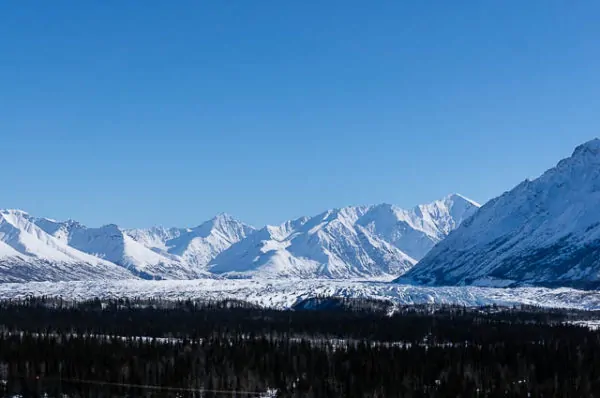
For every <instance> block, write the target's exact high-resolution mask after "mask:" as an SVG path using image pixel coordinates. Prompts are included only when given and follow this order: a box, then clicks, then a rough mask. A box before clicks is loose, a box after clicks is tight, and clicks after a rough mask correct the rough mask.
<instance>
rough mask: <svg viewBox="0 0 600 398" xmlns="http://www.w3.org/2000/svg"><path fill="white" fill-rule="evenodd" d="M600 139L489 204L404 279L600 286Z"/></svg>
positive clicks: (432, 282)
mask: <svg viewBox="0 0 600 398" xmlns="http://www.w3.org/2000/svg"><path fill="white" fill-rule="evenodd" d="M599 208H600V140H598V139H594V140H592V141H589V142H587V143H585V144H583V145H580V146H578V147H577V148H576V149H575V151H574V152H573V154H572V155H571V156H570V157H568V158H566V159H563V160H561V161H560V162H559V163H558V164H557V165H556V167H553V168H551V169H550V170H548V171H546V172H545V173H544V174H543V175H542V176H540V177H539V178H537V179H535V180H532V181H530V180H525V181H523V182H522V183H520V184H519V185H517V186H516V187H515V188H514V189H512V190H510V191H509V192H506V193H504V194H503V195H501V196H499V197H497V198H495V199H493V200H491V201H489V202H488V203H486V204H485V205H484V206H482V207H481V208H480V209H479V210H478V211H477V212H476V213H475V214H474V215H473V216H472V217H471V218H469V219H468V220H466V221H465V222H464V223H462V224H461V225H460V226H459V227H458V228H457V229H456V230H455V231H453V232H452V233H451V234H450V235H449V236H448V237H447V238H446V239H445V240H444V241H442V242H440V243H439V244H438V245H437V246H436V247H435V248H433V249H432V250H431V251H430V252H429V253H428V254H427V255H426V256H425V257H424V258H423V259H422V260H421V261H420V262H419V264H418V265H416V266H415V267H414V268H412V269H411V270H410V271H409V272H407V273H406V274H405V275H403V276H402V277H400V279H399V280H398V281H399V282H405V283H415V284H425V285H480V286H482V285H485V286H523V285H525V286H526V285H538V286H550V287H553V286H569V287H576V288H586V289H587V288H598V287H600V211H599Z"/></svg>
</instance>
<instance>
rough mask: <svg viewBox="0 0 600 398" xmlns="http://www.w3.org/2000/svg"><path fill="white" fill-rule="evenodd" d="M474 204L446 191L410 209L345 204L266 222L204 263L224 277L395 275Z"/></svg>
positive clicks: (445, 233)
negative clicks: (443, 195) (283, 220)
mask: <svg viewBox="0 0 600 398" xmlns="http://www.w3.org/2000/svg"><path fill="white" fill-rule="evenodd" d="M478 206H479V205H478V204H477V203H475V202H473V201H470V200H468V199H465V198H464V197H462V196H460V195H456V194H455V195H450V196H448V197H446V198H444V199H442V200H439V201H436V202H433V203H431V204H427V205H421V206H417V207H416V208H414V209H412V210H404V209H400V208H398V207H396V206H393V205H389V204H382V205H376V206H350V207H344V208H341V209H333V210H329V211H326V212H324V213H321V214H319V215H317V216H314V217H310V218H309V217H303V218H300V219H297V220H293V221H288V222H286V223H284V224H282V225H280V226H267V227H264V228H262V229H261V230H259V231H257V232H256V233H255V234H253V235H251V236H249V237H248V238H246V239H244V240H242V241H240V242H238V243H236V244H234V245H232V246H231V247H230V248H229V249H228V250H226V251H223V252H222V253H221V254H220V255H218V256H216V257H215V259H214V260H213V261H211V263H210V270H211V272H213V273H218V274H225V275H229V276H234V275H235V276H246V277H250V276H257V275H260V276H263V277H265V276H267V277H292V276H295V277H305V278H315V277H324V278H351V277H374V276H386V275H392V276H393V275H401V274H403V273H404V272H406V271H407V270H408V269H410V268H411V267H412V266H413V265H414V264H415V263H416V262H417V260H419V259H420V258H421V257H422V256H423V255H424V254H425V253H427V252H428V251H429V250H430V249H431V248H432V247H433V246H434V245H435V244H436V243H437V242H439V241H441V240H442V239H444V238H445V237H446V236H447V235H448V233H449V232H450V231H452V230H453V229H454V228H456V226H458V225H459V224H460V223H461V222H462V221H463V220H464V219H466V218H468V217H470V215H471V214H473V213H474V212H475V211H476V210H477V208H478Z"/></svg>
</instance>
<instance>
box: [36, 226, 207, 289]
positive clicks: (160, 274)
mask: <svg viewBox="0 0 600 398" xmlns="http://www.w3.org/2000/svg"><path fill="white" fill-rule="evenodd" d="M34 222H35V224H36V225H37V226H38V227H40V228H41V229H43V230H44V231H45V232H47V233H48V234H51V235H52V236H54V237H55V238H56V239H58V240H60V241H62V242H63V243H64V244H65V245H68V246H70V247H73V248H75V249H77V250H80V251H82V252H84V253H88V254H90V255H92V256H95V257H98V258H101V259H104V260H106V261H110V262H111V263H113V264H116V265H119V266H121V267H124V268H126V269H127V270H129V271H130V272H131V273H132V274H134V275H139V276H141V277H144V278H150V279H156V278H158V279H163V278H167V279H189V278H193V277H198V276H201V275H202V273H198V272H195V271H196V270H194V269H191V268H190V267H187V266H186V264H183V263H182V262H181V261H180V259H179V258H177V257H175V256H168V255H164V254H162V253H157V252H155V251H152V250H151V249H150V248H148V247H146V246H144V245H143V244H141V243H139V242H137V241H135V240H134V239H133V238H132V237H131V236H129V235H127V234H126V233H125V232H124V231H123V230H122V229H120V228H119V227H118V226H116V225H114V224H109V225H105V226H102V227H99V228H87V227H85V226H83V225H81V224H80V223H78V222H75V221H65V222H58V221H54V220H50V219H47V218H39V219H35V220H34Z"/></svg>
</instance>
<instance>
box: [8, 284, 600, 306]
mask: <svg viewBox="0 0 600 398" xmlns="http://www.w3.org/2000/svg"><path fill="white" fill-rule="evenodd" d="M31 295H33V296H41V295H46V296H52V297H58V296H61V297H63V298H64V299H76V300H84V299H90V298H96V297H97V298H101V299H105V298H123V297H130V298H134V297H143V298H157V299H166V300H182V299H203V300H222V299H238V300H244V301H248V302H250V303H255V304H258V305H261V306H265V307H270V308H279V309H287V308H291V307H292V306H293V305H294V304H296V303H298V302H300V301H302V300H304V299H307V298H312V297H317V296H330V297H331V296H333V297H356V298H372V299H388V300H391V301H392V302H394V303H396V304H398V305H410V304H457V305H465V306H482V305H492V304H496V305H501V306H513V305H519V304H526V305H539V306H543V307H553V308H574V309H586V310H598V309H600V293H597V292H590V291H582V290H575V289H569V288H558V289H547V288H540V287H520V288H489V287H473V286H449V287H428V286H412V285H401V284H395V283H388V282H385V281H371V280H359V279H353V280H331V279H329V280H325V279H299V278H287V279H280V280H277V281H274V280H269V279H225V280H214V279H199V280H163V281H144V280H103V281H72V282H28V283H4V284H0V299H8V298H13V299H14V298H24V297H27V296H31Z"/></svg>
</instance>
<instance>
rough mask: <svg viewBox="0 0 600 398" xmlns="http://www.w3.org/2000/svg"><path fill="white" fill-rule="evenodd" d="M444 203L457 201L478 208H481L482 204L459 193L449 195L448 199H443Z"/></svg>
mask: <svg viewBox="0 0 600 398" xmlns="http://www.w3.org/2000/svg"><path fill="white" fill-rule="evenodd" d="M442 201H443V202H446V203H447V202H456V201H463V202H467V203H470V204H472V205H473V206H476V207H481V204H479V203H478V202H476V201H474V200H473V199H469V198H467V197H466V196H464V195H461V194H459V193H456V192H454V193H451V194H450V195H447V196H446V197H444V198H443V199H442Z"/></svg>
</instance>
